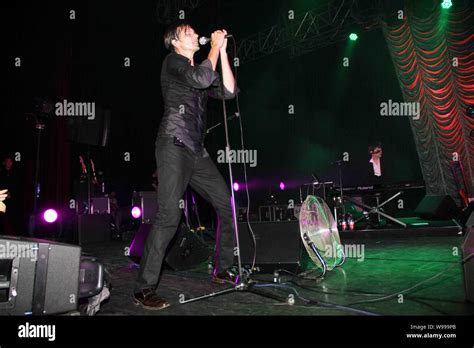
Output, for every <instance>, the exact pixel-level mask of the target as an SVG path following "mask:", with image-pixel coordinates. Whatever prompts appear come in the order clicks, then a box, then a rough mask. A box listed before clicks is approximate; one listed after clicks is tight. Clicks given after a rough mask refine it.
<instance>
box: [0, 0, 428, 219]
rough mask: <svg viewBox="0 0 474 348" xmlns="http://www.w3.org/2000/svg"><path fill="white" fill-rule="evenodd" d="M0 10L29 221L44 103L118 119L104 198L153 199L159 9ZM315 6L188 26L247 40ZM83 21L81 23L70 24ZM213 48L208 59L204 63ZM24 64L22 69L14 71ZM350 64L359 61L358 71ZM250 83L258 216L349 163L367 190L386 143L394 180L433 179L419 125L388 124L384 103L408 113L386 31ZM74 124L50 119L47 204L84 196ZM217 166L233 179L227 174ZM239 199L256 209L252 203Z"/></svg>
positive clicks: (265, 0) (5, 88) (233, 126)
mask: <svg viewBox="0 0 474 348" xmlns="http://www.w3.org/2000/svg"><path fill="white" fill-rule="evenodd" d="M2 6H4V7H5V9H4V10H2V13H3V18H5V21H4V22H3V23H2V25H4V26H6V28H5V30H4V33H6V32H8V35H6V40H5V44H4V46H6V50H3V53H2V56H3V58H4V62H5V65H4V66H6V67H7V69H6V71H5V76H6V78H5V79H2V81H1V84H2V98H4V100H3V102H2V108H1V109H0V114H1V123H0V127H1V130H2V137H1V147H0V153H1V155H2V157H5V156H7V155H9V156H12V155H14V154H16V153H20V154H21V161H18V162H17V163H15V165H16V166H17V167H18V169H19V170H20V171H22V172H24V177H25V180H24V187H23V189H24V193H25V197H26V198H25V202H26V203H28V204H26V203H25V211H26V212H27V211H28V210H29V209H30V208H31V198H32V196H33V194H32V188H33V178H34V175H33V173H34V162H35V161H34V158H35V150H36V147H37V145H36V130H35V128H34V122H32V121H31V120H25V113H26V112H31V111H32V109H33V104H34V100H35V98H45V99H49V100H51V101H53V103H56V102H58V101H63V100H64V99H68V100H70V101H82V102H95V103H96V105H98V106H100V107H102V108H104V109H108V110H110V114H111V129H110V141H109V142H108V144H107V146H105V147H102V146H92V147H90V148H89V151H90V153H91V155H92V157H93V159H94V161H95V164H96V167H97V168H98V170H100V171H102V172H103V175H104V178H105V179H106V191H110V190H115V191H117V192H118V193H119V200H120V202H122V204H126V203H127V202H129V199H130V197H131V193H132V191H133V190H137V191H139V190H150V189H151V174H152V173H153V171H154V169H155V164H154V162H155V160H154V142H155V137H156V132H157V130H158V125H159V122H160V117H161V111H162V100H161V91H160V81H159V75H160V68H161V62H162V60H163V57H164V56H165V55H166V54H167V52H166V51H165V48H164V46H163V44H162V39H161V36H162V33H163V28H164V27H165V25H164V24H163V23H162V21H161V19H162V18H160V16H159V15H158V13H157V2H153V1H143V2H132V1H128V2H121V3H120V4H117V3H115V2H112V1H101V2H94V1H69V2H62V3H47V2H46V3H41V4H39V3H35V4H28V6H26V3H23V2H21V1H18V2H15V3H8V4H5V5H2ZM313 7H314V3H313V2H302V1H288V2H286V1H285V2H283V1H281V2H275V1H269V0H262V1H257V2H254V1H226V2H221V1H217V0H209V1H202V2H200V6H199V7H198V8H196V9H194V10H189V11H187V12H186V16H187V17H186V19H188V20H190V21H191V23H192V24H193V25H194V27H195V28H196V31H197V32H198V33H199V34H201V35H206V36H209V35H210V32H211V31H212V30H213V29H218V28H222V27H224V28H226V29H227V30H228V32H230V33H232V34H233V35H234V36H235V37H236V38H237V42H239V40H242V39H243V38H245V37H247V36H249V35H252V34H254V33H256V32H258V31H259V30H263V29H267V28H269V27H270V26H272V25H275V24H277V23H280V22H282V21H284V20H285V19H286V17H287V16H288V11H289V10H294V11H295V12H296V13H302V12H303V11H305V10H308V9H311V8H313ZM71 10H74V11H75V12H74V15H75V19H70V15H71V12H70V11H71ZM229 46H231V42H229ZM208 49H209V48H208V47H203V48H202V49H201V51H200V52H198V55H197V61H201V60H202V59H204V58H205V57H206V55H207V52H208ZM16 57H20V58H21V67H15V65H14V63H15V58H16ZM344 57H347V58H349V66H347V67H344V66H343V62H344V60H343V59H344ZM128 62H129V66H127V65H128ZM238 84H239V88H240V90H241V93H240V95H239V100H240V109H241V116H242V118H241V119H242V123H243V131H244V138H245V142H246V148H247V149H253V150H257V165H256V166H255V167H250V168H248V175H249V186H250V188H251V189H252V191H251V197H252V202H253V205H254V206H256V205H257V204H259V202H262V201H264V200H265V198H266V196H267V195H268V194H269V193H270V192H272V193H274V192H278V190H279V189H278V185H279V182H280V181H284V182H285V183H286V184H287V188H288V189H289V191H287V194H286V195H283V194H281V195H280V196H281V197H280V198H281V200H282V201H283V200H287V198H288V196H294V195H296V193H295V192H296V188H297V187H298V185H299V184H301V183H303V182H308V181H310V180H312V179H311V174H314V175H316V176H317V177H318V178H320V179H321V180H329V181H337V180H338V176H337V173H338V172H337V167H336V166H334V165H333V164H332V163H333V162H334V161H337V160H340V159H343V158H344V157H345V158H346V159H349V161H348V162H347V163H346V164H345V165H344V167H343V180H344V183H345V184H363V183H364V180H365V179H364V176H365V169H366V167H367V162H368V160H369V157H368V154H367V147H368V145H369V144H370V143H372V142H374V141H380V142H381V143H382V145H383V149H384V161H385V162H386V163H389V164H390V167H391V168H392V172H391V173H390V174H391V181H392V182H399V181H417V180H420V179H422V173H421V170H420V165H419V158H418V154H417V149H416V146H415V142H414V139H413V132H412V129H411V128H410V121H409V119H408V118H407V117H381V115H380V104H381V103H382V102H387V101H388V100H393V101H400V102H401V101H403V96H402V93H401V90H400V85H399V81H398V80H397V75H396V72H395V68H394V64H393V62H392V59H391V56H390V51H389V49H388V47H387V42H386V41H385V38H384V35H383V32H382V29H380V28H378V29H373V30H370V31H367V32H365V33H360V35H359V39H358V40H357V41H356V42H355V43H350V42H349V41H348V40H344V41H341V42H338V43H337V44H335V45H331V46H328V47H325V48H321V49H318V50H315V51H312V52H309V53H306V54H304V55H300V56H296V57H291V56H290V55H289V52H288V51H286V50H285V51H280V52H278V53H275V54H271V55H267V56H264V57H262V58H260V59H257V60H254V61H251V62H247V63H243V64H241V66H240V68H239V72H238ZM290 109H291V110H292V112H290ZM235 111H236V104H235V101H234V100H233V101H230V102H228V113H229V115H231V114H232V113H234V112H235ZM221 119H222V112H221V103H220V102H219V101H213V102H211V103H210V105H209V115H208V125H209V126H211V125H213V124H215V123H217V122H220V121H221ZM72 122H73V121H72V120H70V119H68V118H64V117H63V118H62V117H58V116H53V117H50V118H49V120H48V121H47V127H46V130H45V131H44V132H43V135H42V154H41V165H42V171H41V174H42V175H41V187H42V189H43V190H42V193H43V194H42V196H41V204H42V205H47V204H52V205H56V206H61V205H63V204H65V203H66V202H68V201H69V199H71V198H72V196H73V187H74V185H73V183H74V180H76V179H77V177H78V176H79V174H80V166H79V161H78V155H79V154H82V155H84V154H86V153H87V151H88V149H87V145H84V144H78V143H75V142H71V141H70V139H71V136H70V134H69V133H70V129H69V127H68V124H70V123H72ZM229 127H230V133H231V145H232V147H233V148H234V149H237V148H239V147H240V129H239V122H238V120H237V119H234V120H233V121H231V122H230V124H229ZM224 146H225V144H224V128H223V127H218V128H216V129H214V130H213V131H212V132H211V133H210V134H209V135H208V137H207V147H208V151H209V153H210V154H211V156H212V157H213V158H217V151H218V150H222V149H224ZM127 159H129V160H127ZM218 166H219V168H220V170H221V171H222V173H223V174H225V175H226V176H227V165H226V164H218ZM234 171H235V180H237V181H239V182H242V181H243V171H242V168H241V166H240V165H238V166H235V168H234ZM107 186H108V187H107ZM292 190H293V191H292ZM237 198H238V200H239V203H240V204H244V203H245V199H244V195H243V194H242V193H241V192H239V193H238V195H237Z"/></svg>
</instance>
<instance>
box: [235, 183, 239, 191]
mask: <svg viewBox="0 0 474 348" xmlns="http://www.w3.org/2000/svg"><path fill="white" fill-rule="evenodd" d="M239 189H240V185H239V183H238V182H234V191H238V190H239Z"/></svg>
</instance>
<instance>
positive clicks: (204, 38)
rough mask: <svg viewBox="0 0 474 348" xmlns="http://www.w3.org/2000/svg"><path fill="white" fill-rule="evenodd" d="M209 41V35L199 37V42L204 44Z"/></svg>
mask: <svg viewBox="0 0 474 348" xmlns="http://www.w3.org/2000/svg"><path fill="white" fill-rule="evenodd" d="M209 41H210V40H209V39H208V38H207V37H204V36H201V38H200V39H199V44H200V45H202V46H203V45H205V44H207V43H208V42H209Z"/></svg>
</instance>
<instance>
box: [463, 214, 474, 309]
mask: <svg viewBox="0 0 474 348" xmlns="http://www.w3.org/2000/svg"><path fill="white" fill-rule="evenodd" d="M465 233H466V234H465V237H464V242H463V244H462V255H463V260H464V259H465V258H468V259H467V260H466V261H465V263H464V288H465V291H466V300H467V301H469V302H473V303H474V213H472V214H471V217H470V218H469V219H468V221H467V223H466V227H465Z"/></svg>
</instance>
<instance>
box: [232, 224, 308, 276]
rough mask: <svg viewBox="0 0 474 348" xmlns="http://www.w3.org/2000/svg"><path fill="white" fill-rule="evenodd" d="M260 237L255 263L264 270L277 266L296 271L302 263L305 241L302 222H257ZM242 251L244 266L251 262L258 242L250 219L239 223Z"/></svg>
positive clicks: (260, 269)
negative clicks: (301, 232) (249, 225)
mask: <svg viewBox="0 0 474 348" xmlns="http://www.w3.org/2000/svg"><path fill="white" fill-rule="evenodd" d="M251 226H252V229H253V232H254V234H255V240H256V260H255V264H256V267H258V269H259V271H260V272H262V273H266V272H270V273H272V272H273V271H274V270H277V269H285V270H288V271H291V272H295V273H296V271H297V270H298V268H299V267H300V266H301V257H302V252H303V250H304V249H303V243H302V241H301V237H300V230H299V224H298V222H253V223H251ZM238 228H239V242H240V255H241V259H242V264H243V265H244V266H251V265H252V262H253V258H254V251H255V248H254V242H253V238H252V235H251V233H250V230H249V229H248V225H247V223H239V224H238Z"/></svg>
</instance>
